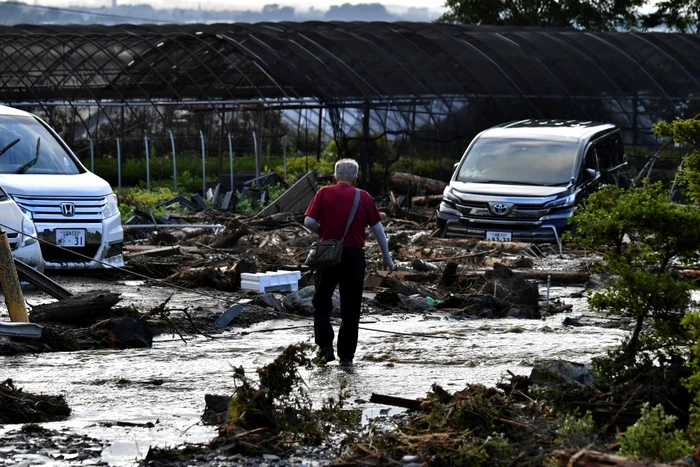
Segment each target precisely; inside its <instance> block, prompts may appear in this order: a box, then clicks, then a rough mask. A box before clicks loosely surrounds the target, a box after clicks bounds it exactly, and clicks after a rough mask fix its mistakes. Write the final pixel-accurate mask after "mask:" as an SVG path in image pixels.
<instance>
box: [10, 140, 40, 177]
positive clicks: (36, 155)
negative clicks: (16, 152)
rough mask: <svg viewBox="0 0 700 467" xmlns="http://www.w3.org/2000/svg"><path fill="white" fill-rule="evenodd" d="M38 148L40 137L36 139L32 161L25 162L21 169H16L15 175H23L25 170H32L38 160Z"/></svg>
mask: <svg viewBox="0 0 700 467" xmlns="http://www.w3.org/2000/svg"><path fill="white" fill-rule="evenodd" d="M40 147H41V136H39V137H38V138H37V139H36V153H35V154H34V159H32V160H29V161H27V162H26V163H25V164H24V165H23V166H22V167H20V168H19V169H17V172H15V173H16V174H23V173H24V172H26V171H27V170H29V169H30V168H32V167H33V166H34V164H36V161H38V160H39V148H40Z"/></svg>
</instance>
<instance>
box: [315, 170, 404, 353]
mask: <svg viewBox="0 0 700 467" xmlns="http://www.w3.org/2000/svg"><path fill="white" fill-rule="evenodd" d="M358 170H359V167H358V165H357V162H355V160H353V159H341V160H339V161H338V162H336V164H335V175H334V177H333V179H334V181H335V184H334V185H331V186H326V187H323V188H321V189H320V190H319V191H318V193H316V196H314V199H313V201H311V204H310V205H309V207H308V209H307V210H306V218H305V219H304V225H305V226H306V227H308V228H309V229H311V230H312V231H314V232H316V233H318V234H319V240H320V241H323V240H327V239H335V240H340V239H343V233H344V232H345V227H346V225H347V222H348V219H349V218H350V215H351V211H352V207H353V204H354V201H355V196H356V192H357V190H359V189H358V188H356V185H357V173H358ZM359 192H360V198H359V203H358V206H357V211H356V213H355V217H354V218H353V220H352V223H351V224H350V227H349V229H348V231H347V234H346V235H345V238H344V239H343V256H342V259H341V261H340V264H339V265H338V266H335V267H332V268H329V269H324V270H322V271H317V273H316V293H315V294H314V298H313V306H314V334H315V340H316V344H317V345H318V346H319V348H320V356H321V358H322V359H323V360H325V362H330V361H332V360H335V355H334V353H333V338H334V334H333V327H332V326H331V316H330V314H331V311H332V310H333V293H334V292H335V288H336V286H339V287H340V316H341V318H342V321H343V322H342V324H341V326H340V330H339V331H338V357H339V358H340V365H341V366H346V367H349V366H352V360H353V358H354V357H355V349H356V348H357V334H358V327H359V324H360V308H361V305H362V289H363V287H364V281H365V253H364V246H365V227H367V226H371V227H372V232H374V235H375V237H376V238H377V242H378V243H379V247H380V249H381V251H382V256H383V258H384V265H385V266H387V267H388V268H389V269H390V270H393V269H394V262H393V261H392V259H391V254H390V253H389V246H388V244H387V240H386V235H385V234H384V227H382V223H381V222H380V221H381V217H380V216H379V211H378V210H377V205H376V204H375V203H374V200H373V199H372V197H371V196H370V195H369V193H367V192H366V191H364V190H359Z"/></svg>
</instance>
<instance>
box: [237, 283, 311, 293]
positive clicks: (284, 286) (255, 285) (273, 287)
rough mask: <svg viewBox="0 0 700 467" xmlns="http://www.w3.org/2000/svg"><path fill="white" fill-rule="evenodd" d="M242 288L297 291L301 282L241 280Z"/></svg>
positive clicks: (267, 290) (261, 290) (261, 291)
mask: <svg viewBox="0 0 700 467" xmlns="http://www.w3.org/2000/svg"><path fill="white" fill-rule="evenodd" d="M241 288H242V289H245V290H255V291H256V292H260V293H264V292H296V291H297V290H299V284H280V285H268V286H265V285H261V284H260V282H249V281H241Z"/></svg>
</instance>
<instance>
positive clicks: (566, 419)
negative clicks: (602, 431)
mask: <svg viewBox="0 0 700 467" xmlns="http://www.w3.org/2000/svg"><path fill="white" fill-rule="evenodd" d="M557 432H558V433H559V434H560V435H562V437H563V438H564V440H565V444H566V445H567V446H572V447H578V448H583V447H586V446H588V445H590V444H595V441H596V438H597V434H598V430H597V429H596V426H595V422H594V421H593V415H592V414H591V412H590V411H587V412H586V413H585V414H584V415H583V416H582V417H580V416H578V415H577V414H565V415H563V416H562V417H561V418H560V420H559V428H558V429H557Z"/></svg>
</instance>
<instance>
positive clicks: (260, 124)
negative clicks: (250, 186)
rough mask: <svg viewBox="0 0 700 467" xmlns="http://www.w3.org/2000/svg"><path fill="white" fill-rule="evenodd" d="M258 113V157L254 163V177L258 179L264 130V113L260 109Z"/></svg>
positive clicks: (260, 170) (260, 171)
mask: <svg viewBox="0 0 700 467" xmlns="http://www.w3.org/2000/svg"><path fill="white" fill-rule="evenodd" d="M258 112H259V116H258V118H259V120H258V156H257V161H256V163H255V176H256V177H259V176H260V174H261V173H262V155H263V131H264V129H265V126H264V125H265V112H264V111H263V109H262V107H261V108H260V110H259V111H258Z"/></svg>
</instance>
